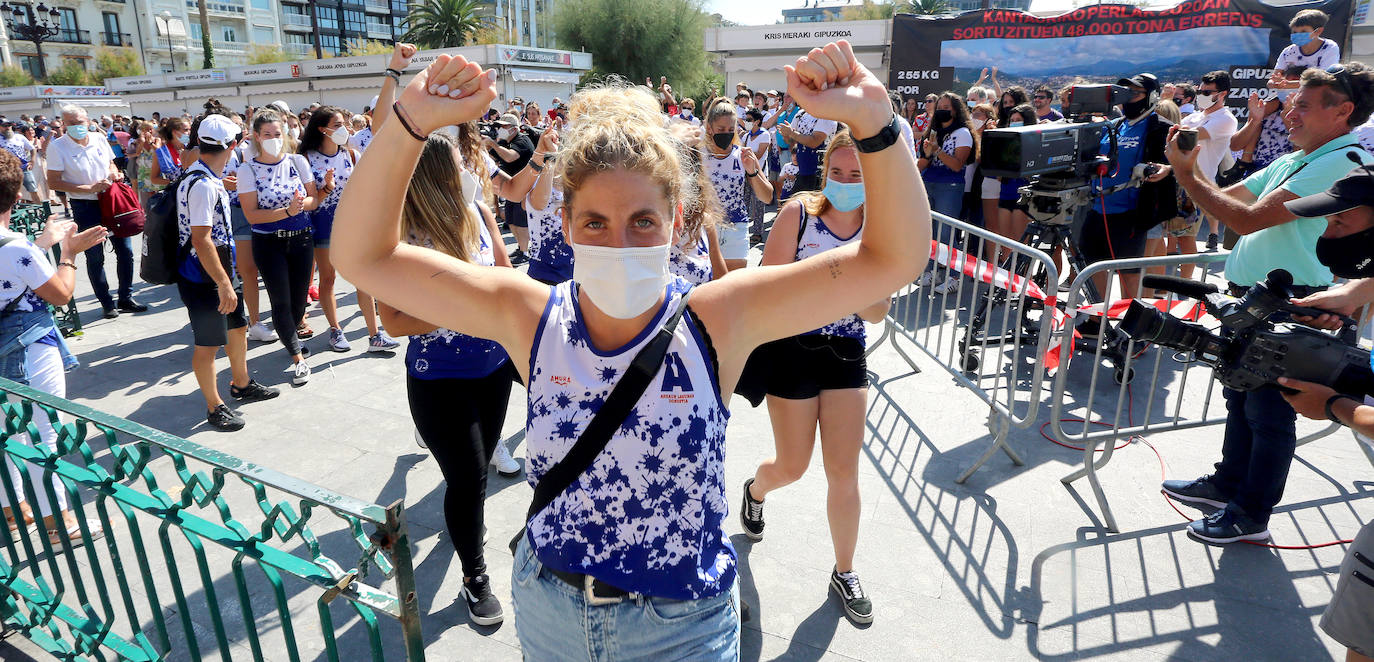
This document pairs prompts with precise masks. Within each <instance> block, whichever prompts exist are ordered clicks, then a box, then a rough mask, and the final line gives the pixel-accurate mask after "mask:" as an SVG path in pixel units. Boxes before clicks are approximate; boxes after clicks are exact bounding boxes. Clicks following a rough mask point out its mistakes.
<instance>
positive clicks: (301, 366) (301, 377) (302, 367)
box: [291, 361, 310, 386]
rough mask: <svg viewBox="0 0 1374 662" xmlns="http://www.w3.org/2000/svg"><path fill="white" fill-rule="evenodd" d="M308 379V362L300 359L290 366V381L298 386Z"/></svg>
mask: <svg viewBox="0 0 1374 662" xmlns="http://www.w3.org/2000/svg"><path fill="white" fill-rule="evenodd" d="M308 381H310V364H309V363H306V362H305V361H300V362H297V363H295V364H293V365H292V366H291V383H292V384H295V385H296V386H300V385H301V384H304V383H306V382H308Z"/></svg>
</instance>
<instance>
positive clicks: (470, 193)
mask: <svg viewBox="0 0 1374 662" xmlns="http://www.w3.org/2000/svg"><path fill="white" fill-rule="evenodd" d="M458 181H459V182H460V183H461V184H462V186H463V204H465V205H470V204H472V201H473V200H475V199H477V191H479V190H481V188H482V181H481V180H480V179H477V175H474V174H472V173H470V172H468V170H467V168H463V171H462V174H460V175H458Z"/></svg>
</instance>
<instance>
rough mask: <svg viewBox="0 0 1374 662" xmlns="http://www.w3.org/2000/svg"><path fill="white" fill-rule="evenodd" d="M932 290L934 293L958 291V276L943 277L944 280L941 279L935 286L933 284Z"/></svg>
mask: <svg viewBox="0 0 1374 662" xmlns="http://www.w3.org/2000/svg"><path fill="white" fill-rule="evenodd" d="M932 291H933V292H935V293H936V294H953V293H955V292H958V291H959V277H958V276H947V277H945V280H944V281H942V282H941V283H940V284H939V285H936V286H935V289H934V290H932Z"/></svg>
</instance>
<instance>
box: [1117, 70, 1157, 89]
mask: <svg viewBox="0 0 1374 662" xmlns="http://www.w3.org/2000/svg"><path fill="white" fill-rule="evenodd" d="M1116 84H1117V85H1120V86H1122V87H1131V86H1135V87H1140V88H1144V90H1145V91H1146V92H1157V91H1159V79H1158V78H1155V75H1154V74H1144V73H1142V74H1136V75H1134V76H1131V77H1130V78H1122V79H1121V80H1118V81H1116Z"/></svg>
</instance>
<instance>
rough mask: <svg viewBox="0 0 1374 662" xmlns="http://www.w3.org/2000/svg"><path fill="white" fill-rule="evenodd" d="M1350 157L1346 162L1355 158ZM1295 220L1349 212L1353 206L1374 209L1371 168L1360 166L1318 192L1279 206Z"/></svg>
mask: <svg viewBox="0 0 1374 662" xmlns="http://www.w3.org/2000/svg"><path fill="white" fill-rule="evenodd" d="M1348 154H1351V156H1350V160H1351V161H1354V160H1355V159H1356V157H1355V156H1353V152H1352V153H1348ZM1283 206H1284V207H1287V208H1288V211H1290V212H1293V215H1294V216H1297V217H1298V218H1320V217H1322V216H1330V215H1332V214H1339V213H1341V212H1343V211H1350V210H1351V209H1354V208H1356V207H1364V206H1370V207H1374V165H1361V166H1357V167H1356V168H1355V169H1354V170H1351V171H1350V172H1349V173H1347V174H1346V175H1345V176H1344V177H1342V178H1340V179H1338V180H1336V183H1334V184H1332V185H1331V188H1329V189H1326V190H1325V191H1322V192H1321V193H1313V194H1312V195H1309V196H1306V197H1302V198H1298V199H1296V200H1289V201H1288V202H1285V203H1283Z"/></svg>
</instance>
